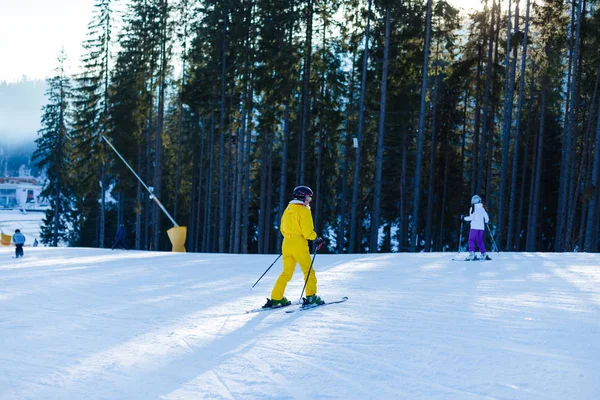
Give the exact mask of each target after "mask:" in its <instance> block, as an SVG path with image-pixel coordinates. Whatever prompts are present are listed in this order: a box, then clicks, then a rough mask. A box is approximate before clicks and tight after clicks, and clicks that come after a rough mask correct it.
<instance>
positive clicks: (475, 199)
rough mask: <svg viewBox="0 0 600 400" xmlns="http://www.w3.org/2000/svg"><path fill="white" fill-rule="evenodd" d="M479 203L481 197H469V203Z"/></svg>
mask: <svg viewBox="0 0 600 400" xmlns="http://www.w3.org/2000/svg"><path fill="white" fill-rule="evenodd" d="M479 203H481V197H479V196H477V195H475V196H473V197H471V204H479Z"/></svg>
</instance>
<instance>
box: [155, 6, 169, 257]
mask: <svg viewBox="0 0 600 400" xmlns="http://www.w3.org/2000/svg"><path fill="white" fill-rule="evenodd" d="M166 3H167V2H166V0H163V1H161V8H162V10H161V38H160V61H161V63H160V70H159V82H158V113H157V116H156V131H155V133H154V135H155V137H154V140H155V142H154V151H155V153H154V195H155V196H158V198H159V199H160V198H161V193H162V133H163V125H164V117H165V88H166V86H167V82H166V76H167V68H168V57H167V20H168V14H167V4H166ZM153 209H154V245H155V248H154V249H155V250H160V225H161V224H160V220H161V217H162V214H161V211H160V210H159V208H158V205H157V204H156V203H154V208H153Z"/></svg>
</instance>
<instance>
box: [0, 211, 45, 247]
mask: <svg viewBox="0 0 600 400" xmlns="http://www.w3.org/2000/svg"><path fill="white" fill-rule="evenodd" d="M45 217H46V213H45V212H40V211H28V212H27V213H26V214H23V213H22V212H21V211H19V210H2V209H0V230H1V231H2V232H4V233H5V234H7V235H11V236H12V235H13V234H14V233H15V229H19V230H20V231H21V233H23V234H24V235H25V238H26V239H27V240H26V242H25V246H31V244H32V243H33V240H34V239H35V238H38V240H39V237H40V226H41V225H42V224H43V219H44V218H45Z"/></svg>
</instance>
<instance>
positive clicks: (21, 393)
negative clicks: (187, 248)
mask: <svg viewBox="0 0 600 400" xmlns="http://www.w3.org/2000/svg"><path fill="white" fill-rule="evenodd" d="M12 252H13V249H11V248H6V247H5V248H0V260H2V261H1V262H0V339H1V341H0V343H1V346H0V399H2V400H4V399H11V400H12V399H144V400H147V399H260V400H264V399H277V400H281V399H310V400H317V399H361V400H362V399H561V400H564V399H570V400H571V399H598V398H600V256H599V255H597V254H572V253H571V254H542V253H535V254H532V253H503V254H493V256H494V260H493V261H489V262H462V261H461V262H456V261H451V258H452V257H453V256H454V254H451V253H429V254H423V253H421V254H379V255H339V256H338V255H318V256H317V258H316V261H315V265H316V271H317V277H318V279H319V294H320V295H321V296H322V297H323V298H324V299H326V300H334V299H339V298H341V297H342V296H348V297H349V300H348V301H347V302H345V303H342V304H334V305H330V306H326V307H319V308H316V309H312V310H308V311H303V312H296V313H293V314H288V313H286V312H285V309H283V310H274V311H267V312H260V313H250V314H246V313H245V311H246V310H249V309H252V308H255V307H257V306H258V307H259V306H260V305H262V304H263V303H264V301H265V298H266V297H268V296H269V295H270V291H271V287H272V285H273V283H274V281H275V279H276V277H277V275H278V273H279V272H280V270H281V264H280V262H278V263H277V264H276V265H275V266H274V267H273V268H272V269H271V271H269V272H268V273H267V275H266V276H265V277H264V278H263V280H262V281H261V282H260V283H259V284H258V285H257V286H256V287H255V288H254V290H252V291H249V289H250V287H251V286H252V284H253V283H254V282H255V281H256V279H258V277H259V276H260V275H261V274H262V273H263V272H264V270H265V269H266V268H267V267H268V266H269V265H270V264H271V262H273V260H274V259H275V257H276V255H246V256H242V255H219V254H175V253H158V252H138V251H121V250H119V251H111V250H97V249H80V248H40V247H37V248H32V247H26V248H25V257H24V258H23V259H19V260H15V259H12V258H11V255H12V254H13V253H12ZM302 284H303V282H302V278H301V274H300V273H299V269H298V270H297V273H296V275H295V276H294V279H293V280H292V282H291V283H290V285H289V286H288V288H287V291H286V295H287V296H288V298H290V299H292V300H297V298H298V296H299V295H300V291H301V289H302Z"/></svg>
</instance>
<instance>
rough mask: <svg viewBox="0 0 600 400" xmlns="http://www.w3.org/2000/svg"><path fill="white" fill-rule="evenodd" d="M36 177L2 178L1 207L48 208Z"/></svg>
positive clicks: (0, 186) (0, 188)
mask: <svg viewBox="0 0 600 400" xmlns="http://www.w3.org/2000/svg"><path fill="white" fill-rule="evenodd" d="M41 192H42V186H41V185H38V183H37V181H36V180H35V179H34V178H28V177H27V178H0V209H2V208H4V209H21V210H40V209H45V208H47V204H46V202H44V201H42V199H41V197H40V193H41Z"/></svg>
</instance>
